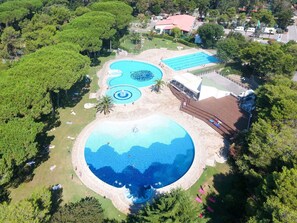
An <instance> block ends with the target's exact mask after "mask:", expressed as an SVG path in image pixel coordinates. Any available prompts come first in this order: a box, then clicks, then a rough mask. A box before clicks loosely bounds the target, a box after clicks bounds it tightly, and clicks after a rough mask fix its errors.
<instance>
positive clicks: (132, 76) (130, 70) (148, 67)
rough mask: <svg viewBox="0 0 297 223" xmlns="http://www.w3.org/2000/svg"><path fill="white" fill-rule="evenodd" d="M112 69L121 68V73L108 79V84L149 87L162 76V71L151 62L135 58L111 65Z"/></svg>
mask: <svg viewBox="0 0 297 223" xmlns="http://www.w3.org/2000/svg"><path fill="white" fill-rule="evenodd" d="M110 69H111V70H120V71H121V75H120V76H117V77H111V78H109V79H108V85H109V86H110V87H111V86H115V85H132V86H135V87H147V86H151V85H153V84H155V81H156V80H158V79H161V78H162V71H161V70H160V69H159V68H158V67H156V66H154V65H152V64H149V63H144V62H141V61H135V60H120V61H116V62H113V63H112V64H111V65H110Z"/></svg>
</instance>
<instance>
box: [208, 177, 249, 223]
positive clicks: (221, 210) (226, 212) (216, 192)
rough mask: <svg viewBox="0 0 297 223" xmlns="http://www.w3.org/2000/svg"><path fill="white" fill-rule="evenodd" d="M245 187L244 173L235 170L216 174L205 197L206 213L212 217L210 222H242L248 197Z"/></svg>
mask: <svg viewBox="0 0 297 223" xmlns="http://www.w3.org/2000/svg"><path fill="white" fill-rule="evenodd" d="M245 188H246V185H245V181H244V179H243V176H242V175H239V174H237V173H233V172H229V173H227V174H217V175H215V176H214V178H213V186H209V188H208V190H209V192H208V193H207V195H206V197H205V210H204V214H205V217H206V218H210V219H211V220H210V221H209V222H220V223H221V222H228V223H233V222H234V223H239V222H242V219H241V218H242V216H243V214H244V210H245V203H246V199H247V198H246V193H245Z"/></svg>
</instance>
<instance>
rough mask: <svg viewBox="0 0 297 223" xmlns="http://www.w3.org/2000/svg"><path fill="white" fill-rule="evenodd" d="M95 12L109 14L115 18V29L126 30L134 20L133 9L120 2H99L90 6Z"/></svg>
mask: <svg viewBox="0 0 297 223" xmlns="http://www.w3.org/2000/svg"><path fill="white" fill-rule="evenodd" d="M90 8H91V10H93V11H101V12H109V13H111V14H112V15H114V16H115V21H116V23H115V27H116V28H117V29H118V30H124V29H125V28H127V27H128V25H129V23H130V22H131V20H132V15H131V14H132V8H131V7H130V6H129V5H127V4H125V3H124V2H120V1H108V2H98V3H94V4H92V5H91V6H90Z"/></svg>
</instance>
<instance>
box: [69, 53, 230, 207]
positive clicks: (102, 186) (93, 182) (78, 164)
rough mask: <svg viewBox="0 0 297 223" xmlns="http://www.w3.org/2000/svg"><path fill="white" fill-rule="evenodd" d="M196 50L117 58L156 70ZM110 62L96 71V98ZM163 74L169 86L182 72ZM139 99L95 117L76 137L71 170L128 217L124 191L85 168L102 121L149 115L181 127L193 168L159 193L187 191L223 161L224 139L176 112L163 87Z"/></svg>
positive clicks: (104, 87)
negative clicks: (87, 152) (188, 139)
mask: <svg viewBox="0 0 297 223" xmlns="http://www.w3.org/2000/svg"><path fill="white" fill-rule="evenodd" d="M197 51H198V50H196V49H189V50H183V51H168V50H166V49H159V50H156V49H154V50H148V51H145V52H143V53H141V54H140V55H132V56H131V55H128V56H126V57H119V58H117V59H116V60H118V59H135V60H140V61H144V62H148V63H151V64H153V65H156V66H159V64H160V59H161V58H162V59H165V58H169V57H173V56H180V55H184V54H188V53H194V52H197ZM114 61H115V60H113V61H110V62H108V63H106V64H105V65H104V67H103V68H102V69H101V70H99V71H98V73H97V75H98V77H99V83H98V84H99V86H100V90H99V91H98V93H97V94H98V96H100V95H103V94H104V93H105V92H106V90H107V85H106V80H107V76H108V70H109V65H110V64H111V63H112V62H114ZM159 68H160V69H161V70H162V71H163V80H164V81H165V82H168V81H169V80H171V78H172V77H173V76H174V75H176V74H178V73H182V72H185V71H179V72H174V71H173V70H172V69H170V68H168V67H166V66H164V65H163V66H162V67H159ZM141 92H142V97H141V98H140V99H139V100H137V101H135V103H134V104H127V105H115V107H114V108H113V111H112V112H111V113H110V114H108V115H103V114H97V117H96V119H95V120H94V121H93V122H91V123H90V124H89V125H87V126H86V127H85V128H84V129H83V131H82V132H81V133H80V134H79V136H78V137H77V139H76V141H75V144H74V147H73V151H72V163H73V167H74V169H75V171H76V173H77V175H78V177H79V178H80V180H81V181H82V182H83V183H84V184H85V185H86V186H87V187H89V188H90V189H92V190H93V191H95V192H96V193H99V194H100V195H102V196H105V197H106V198H109V199H111V200H112V202H113V204H114V205H115V207H117V208H118V209H119V210H120V211H122V212H124V213H127V212H129V208H130V206H131V204H132V201H131V200H129V199H128V198H127V197H126V195H125V194H126V189H125V188H115V187H113V186H111V185H108V184H106V183H104V182H103V181H101V180H100V179H98V178H97V177H96V176H95V175H94V174H93V173H92V172H91V171H90V169H89V168H88V165H87V163H86V162H85V157H84V146H85V143H86V140H87V138H88V136H89V135H90V134H91V132H92V131H93V129H94V127H95V126H96V125H100V123H101V122H102V121H103V120H109V121H127V120H132V119H133V120H137V119H141V118H144V117H148V116H150V115H152V114H160V115H165V116H167V117H168V118H170V119H172V120H174V121H175V122H177V123H178V124H180V125H181V126H183V127H184V129H185V130H186V131H187V132H188V133H189V134H190V136H191V137H192V140H193V142H194V145H195V157H194V161H193V164H192V166H191V167H190V169H189V170H188V172H187V173H186V174H185V175H184V176H183V177H182V178H180V179H179V180H178V181H176V182H174V183H173V184H171V185H168V186H166V187H163V188H160V189H158V192H166V191H169V190H171V189H172V188H176V187H182V188H184V189H188V188H189V187H191V186H192V185H193V184H194V183H195V182H196V181H197V180H198V179H199V177H200V175H201V174H202V172H203V168H204V167H205V166H206V165H213V164H214V163H215V161H217V162H223V161H224V159H223V158H222V157H220V156H219V155H218V153H219V151H220V149H221V148H222V147H224V139H223V138H222V136H221V135H219V134H218V133H217V132H215V130H213V129H212V128H211V127H209V126H208V125H207V124H206V123H204V122H203V121H201V120H199V119H197V118H194V117H192V116H190V115H188V114H186V113H183V112H181V111H180V110H179V108H180V101H179V100H178V99H177V98H175V97H174V96H173V95H172V93H171V91H170V89H169V88H168V87H167V86H164V87H163V89H162V90H161V92H160V93H155V92H152V91H151V89H150V87H146V88H141Z"/></svg>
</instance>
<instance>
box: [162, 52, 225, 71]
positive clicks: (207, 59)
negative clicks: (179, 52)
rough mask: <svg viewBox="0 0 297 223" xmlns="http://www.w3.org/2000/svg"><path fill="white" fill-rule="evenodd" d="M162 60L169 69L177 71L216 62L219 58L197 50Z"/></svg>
mask: <svg viewBox="0 0 297 223" xmlns="http://www.w3.org/2000/svg"><path fill="white" fill-rule="evenodd" d="M162 62H163V63H164V64H166V65H167V66H169V67H170V68H171V69H173V70H175V71H178V70H185V69H188V68H192V67H197V66H201V65H205V64H209V63H218V62H219V60H218V59H217V58H216V57H214V56H211V55H208V54H206V53H204V52H198V53H193V54H188V55H184V56H180V57H173V58H169V59H165V60H162Z"/></svg>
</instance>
